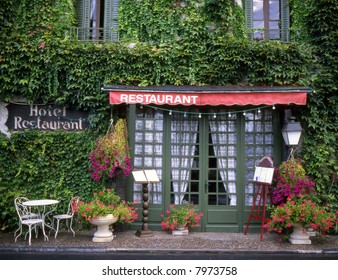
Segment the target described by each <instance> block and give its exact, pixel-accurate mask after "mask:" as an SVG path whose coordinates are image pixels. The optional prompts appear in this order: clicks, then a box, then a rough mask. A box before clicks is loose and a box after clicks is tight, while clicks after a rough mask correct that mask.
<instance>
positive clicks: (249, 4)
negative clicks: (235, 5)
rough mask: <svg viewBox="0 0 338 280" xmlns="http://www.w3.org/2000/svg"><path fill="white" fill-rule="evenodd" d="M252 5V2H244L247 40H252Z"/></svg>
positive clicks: (248, 0)
mask: <svg viewBox="0 0 338 280" xmlns="http://www.w3.org/2000/svg"><path fill="white" fill-rule="evenodd" d="M252 18H253V3H252V0H245V22H246V28H247V29H248V39H249V40H252V39H253V30H252V28H253V19H252Z"/></svg>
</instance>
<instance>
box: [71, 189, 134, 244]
mask: <svg viewBox="0 0 338 280" xmlns="http://www.w3.org/2000/svg"><path fill="white" fill-rule="evenodd" d="M136 211H137V209H136V208H134V206H133V204H132V203H130V202H126V201H124V200H122V199H121V197H120V196H118V195H116V194H115V191H114V190H113V189H106V190H102V191H99V192H97V193H94V196H93V199H92V200H91V201H90V202H83V201H79V202H78V204H77V209H76V212H77V213H78V216H79V217H80V218H82V219H83V220H85V221H88V222H90V223H91V224H93V225H95V226H97V231H96V232H95V233H94V238H93V241H94V242H108V241H111V240H113V238H114V237H113V232H112V230H113V229H112V230H110V229H109V225H111V224H113V223H115V222H120V223H133V222H134V221H135V220H136V219H137V217H138V214H137V213H136Z"/></svg>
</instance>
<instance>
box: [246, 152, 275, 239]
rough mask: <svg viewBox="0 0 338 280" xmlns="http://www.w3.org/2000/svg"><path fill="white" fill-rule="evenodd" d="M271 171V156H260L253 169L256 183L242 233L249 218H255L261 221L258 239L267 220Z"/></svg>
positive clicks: (247, 226) (247, 227)
mask: <svg viewBox="0 0 338 280" xmlns="http://www.w3.org/2000/svg"><path fill="white" fill-rule="evenodd" d="M273 173H274V168H273V162H272V160H271V158H270V157H264V158H262V159H261V160H260V163H259V166H257V167H256V169H255V175H254V183H255V184H256V193H255V195H254V198H253V202H252V206H251V211H250V215H249V219H248V222H247V224H246V228H245V231H244V235H246V234H247V232H248V229H249V225H250V222H251V219H255V220H258V221H261V235H260V240H262V239H263V234H264V224H265V223H266V222H267V219H266V218H265V215H266V200H267V195H268V193H269V188H270V186H271V183H272V178H273ZM258 197H259V199H258ZM257 199H258V201H257ZM257 202H258V203H257ZM262 208H263V209H262Z"/></svg>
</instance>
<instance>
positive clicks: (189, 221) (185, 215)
mask: <svg viewBox="0 0 338 280" xmlns="http://www.w3.org/2000/svg"><path fill="white" fill-rule="evenodd" d="M202 216H203V214H202V213H199V214H198V213H197V212H196V209H195V208H194V206H193V204H190V203H187V202H186V203H183V204H181V205H173V204H171V205H170V209H169V210H166V216H164V215H163V214H162V215H161V217H162V222H161V225H162V230H168V231H171V232H172V233H173V234H179V235H184V234H187V233H188V229H193V228H195V227H197V226H199V225H200V219H201V217H202ZM176 231H181V234H180V233H179V232H176Z"/></svg>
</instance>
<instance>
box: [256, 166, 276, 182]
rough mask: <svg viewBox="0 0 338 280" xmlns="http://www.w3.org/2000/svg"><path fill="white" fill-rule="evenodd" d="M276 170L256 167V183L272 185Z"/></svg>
mask: <svg viewBox="0 0 338 280" xmlns="http://www.w3.org/2000/svg"><path fill="white" fill-rule="evenodd" d="M273 173H274V168H271V167H260V166H256V168H255V174H254V179H253V180H254V181H255V182H260V183H267V184H271V183H272V179H273Z"/></svg>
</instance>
